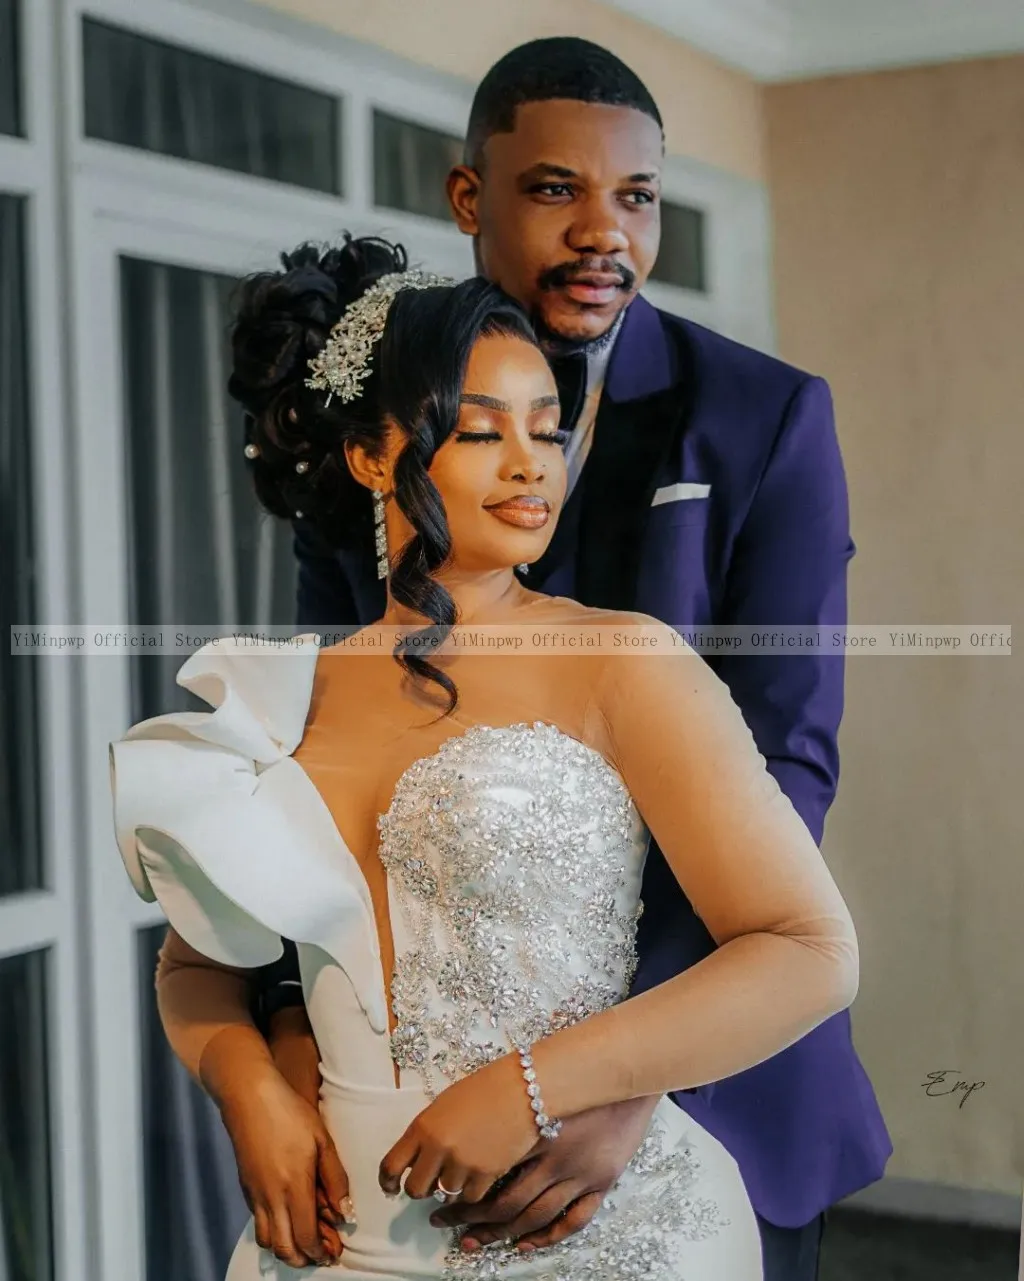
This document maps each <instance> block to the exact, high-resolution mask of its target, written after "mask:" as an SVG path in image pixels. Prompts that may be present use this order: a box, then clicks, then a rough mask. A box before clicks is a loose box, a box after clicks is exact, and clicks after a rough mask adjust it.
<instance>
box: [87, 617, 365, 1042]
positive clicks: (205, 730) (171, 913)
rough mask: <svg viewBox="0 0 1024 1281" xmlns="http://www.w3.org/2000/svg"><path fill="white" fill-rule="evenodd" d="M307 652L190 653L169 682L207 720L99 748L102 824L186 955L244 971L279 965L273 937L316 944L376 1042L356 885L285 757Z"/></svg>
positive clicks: (146, 725)
mask: <svg viewBox="0 0 1024 1281" xmlns="http://www.w3.org/2000/svg"><path fill="white" fill-rule="evenodd" d="M317 654H318V645H317V642H316V638H315V637H311V636H309V637H300V638H296V641H295V643H294V645H292V646H289V647H288V648H287V650H285V651H283V652H277V651H275V652H273V653H266V652H264V651H260V650H254V649H246V648H245V647H244V646H240V645H237V644H233V643H232V642H228V641H220V642H216V643H213V644H210V645H206V646H204V647H203V648H202V649H200V650H197V651H196V653H195V654H193V655H192V656H191V657H190V658H189V659H188V661H187V662H186V663H184V665H183V666H182V668H181V670H180V672H179V673H178V677H177V681H178V684H179V685H181V686H183V687H184V688H185V689H188V690H190V691H191V692H192V693H194V694H196V695H197V696H198V697H200V698H203V699H205V700H206V702H208V703H209V704H210V705H211V707H212V708H213V709H214V710H213V711H212V712H181V713H172V714H170V715H166V716H157V717H154V718H152V719H150V720H147V721H143V722H141V723H140V724H138V725H135V726H133V728H132V729H130V730H129V731H128V733H127V734H126V735H125V736H124V738H123V739H121V740H120V741H119V742H116V743H113V744H111V747H110V773H111V790H112V792H113V797H114V827H115V831H116V835H117V843H118V848H119V849H120V851H121V857H122V859H123V860H124V865H125V868H126V870H127V872H128V875H129V877H130V878H131V881H132V884H133V886H134V887H135V890H136V893H138V894H139V895H140V897H142V898H143V899H146V900H147V901H149V902H153V901H158V902H159V903H160V906H161V907H162V908H163V910H164V913H165V914H166V916H167V918H168V920H169V921H170V923H171V924H172V925H173V926H174V928H175V930H177V932H178V933H179V934H180V935H181V937H182V938H183V939H185V941H186V942H188V943H190V944H191V945H192V947H194V948H195V949H196V950H197V951H199V952H202V953H203V955H204V956H208V957H210V958H211V959H212V960H215V961H219V962H221V963H222V964H226V965H234V966H241V967H245V968H255V967H257V966H260V965H266V964H269V963H270V962H271V961H274V960H276V959H277V958H278V957H279V956H280V955H281V951H282V946H281V939H282V937H284V938H288V939H291V940H293V941H294V942H297V943H307V944H312V945H314V946H316V947H319V948H321V949H322V950H323V951H325V952H327V953H328V955H330V956H331V957H332V958H333V959H334V960H335V961H337V963H338V964H339V965H340V966H341V967H342V969H344V970H345V972H346V973H347V974H348V976H349V979H350V981H351V982H352V985H353V987H354V989H355V992H356V995H357V997H358V999H359V1002H360V1004H361V1005H362V1007H363V1009H364V1011H365V1012H366V1014H367V1016H368V1018H369V1020H370V1022H371V1025H372V1026H373V1027H374V1029H375V1030H376V1031H378V1032H384V1031H386V1030H387V1006H386V1002H385V997H384V988H383V980H382V977H381V966H380V949H379V942H378V936H377V930H376V925H375V922H374V917H373V907H372V904H371V902H370V897H369V891H368V889H367V886H366V881H365V878H364V877H363V874H362V872H361V870H360V869H359V866H358V864H357V863H356V860H355V858H354V857H353V855H352V854H351V853H350V851H349V850H348V849H347V847H346V846H345V844H344V842H343V840H342V839H341V836H340V834H339V832H338V830H337V827H336V826H335V823H334V820H333V818H332V816H331V813H330V811H329V809H328V808H327V806H326V804H325V803H324V801H323V799H322V798H321V796H320V793H319V792H318V791H317V789H316V787H315V786H314V784H313V783H312V781H311V780H310V779H309V777H308V776H307V774H306V772H305V771H304V770H303V769H302V767H301V766H300V765H299V764H298V763H297V762H296V761H295V760H294V759H293V758H292V753H293V752H294V751H295V749H296V747H298V745H299V743H300V742H301V741H302V736H303V733H304V730H305V724H306V719H307V717H308V714H309V707H310V702H311V699H312V694H313V679H314V675H315V671H316V661H317Z"/></svg>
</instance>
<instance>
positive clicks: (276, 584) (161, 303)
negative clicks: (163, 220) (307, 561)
mask: <svg viewBox="0 0 1024 1281" xmlns="http://www.w3.org/2000/svg"><path fill="white" fill-rule="evenodd" d="M234 288H235V282H234V281H233V280H232V279H231V278H230V277H227V276H219V275H213V274H211V273H207V272H201V271H192V270H189V269H188V268H185V267H168V266H163V265H161V264H159V263H152V262H143V261H140V260H137V259H131V258H123V259H122V260H121V314H122V327H123V336H122V344H123V346H122V351H123V353H124V382H125V404H126V406H127V412H128V421H127V424H126V437H127V445H128V450H127V453H128V458H127V464H128V472H127V477H128V508H129V527H128V544H129V554H130V557H131V564H130V566H129V586H130V592H131V596H130V600H131V616H130V618H129V619H128V620H127V621H129V622H131V623H134V624H137V625H140V626H152V627H156V626H161V627H164V628H167V629H168V639H170V638H171V637H170V632H172V631H173V632H177V631H180V630H184V629H193V630H195V629H203V628H209V627H214V626H239V625H241V626H248V627H253V626H263V627H266V626H270V625H273V626H281V627H288V626H290V625H291V624H292V623H293V622H294V619H295V573H296V571H295V561H294V557H293V555H292V550H291V531H290V529H289V528H288V526H287V525H286V524H285V523H284V522H282V521H278V520H274V519H273V518H271V517H269V516H265V515H264V514H263V513H262V512H261V511H260V509H259V507H258V506H257V503H256V499H255V497H254V495H253V492H252V482H251V480H250V478H249V475H248V472H247V470H246V467H245V458H244V455H243V452H242V450H243V447H244V438H245V437H244V428H243V423H242V413H241V410H240V409H239V408H238V406H237V405H236V404H235V403H234V402H233V401H232V400H231V399H230V398H229V397H228V394H227V383H228V372H229V368H230V356H229V351H228V332H227V327H228V319H229V315H230V304H231V297H232V293H233V291H234ZM186 657H187V651H186V650H182V652H181V654H180V657H179V656H178V655H176V654H171V655H164V656H157V655H139V656H136V657H133V660H132V662H133V681H132V685H133V697H134V700H135V701H134V707H133V715H134V716H135V717H136V718H141V717H145V716H153V715H156V714H158V713H160V712H167V711H173V710H179V709H180V710H184V709H188V708H193V709H203V710H205V709H206V704H205V703H198V702H195V701H194V700H193V699H192V697H191V695H188V694H186V693H185V691H184V690H181V689H179V688H178V686H177V685H176V684H175V683H174V676H175V673H176V672H177V670H178V668H179V667H180V666H181V664H182V662H184V660H185V658H186Z"/></svg>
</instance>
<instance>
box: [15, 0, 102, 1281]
mask: <svg viewBox="0 0 1024 1281" xmlns="http://www.w3.org/2000/svg"><path fill="white" fill-rule="evenodd" d="M20 16H21V20H22V26H21V34H22V47H21V69H22V76H21V82H22V87H23V103H22V106H23V110H24V117H25V120H24V124H25V131H26V137H25V138H23V139H19V138H6V137H4V138H0V191H3V192H4V193H5V194H11V195H17V196H22V197H24V198H25V199H26V202H27V208H26V262H25V276H26V285H27V291H26V292H27V304H28V315H29V326H30V329H29V334H28V360H29V370H28V374H29V393H30V396H31V418H32V444H33V459H32V493H33V511H34V513H35V520H34V527H33V540H34V546H35V555H36V558H37V566H38V574H37V585H38V595H37V599H36V614H37V617H36V618H34V619H23V620H19V621H21V622H24V623H39V622H44V623H58V624H60V623H63V622H66V621H67V620H68V618H70V617H71V615H72V612H73V607H74V600H73V581H72V576H71V573H70V561H69V537H70V525H71V514H70V511H69V505H68V498H69V486H70V470H69V460H68V443H69V442H68V433H67V413H66V408H67V405H66V396H65V392H66V384H65V373H66V365H65V355H66V352H65V346H64V337H65V327H64V323H63V316H64V308H65V303H66V298H65V293H64V287H63V280H62V274H63V273H62V259H63V250H62V243H63V242H62V236H61V226H60V178H61V175H60V168H59V160H60V156H59V148H58V143H57V138H58V120H57V110H56V107H55V95H54V91H53V87H54V85H55V84H58V83H59V73H58V70H57V66H56V60H55V56H54V52H55V38H56V34H55V33H56V23H57V15H56V7H55V3H54V0H31V2H30V3H25V2H23V3H22V5H21V15H20ZM0 643H3V644H4V645H9V644H10V643H11V641H10V637H8V636H4V637H2V638H0ZM35 662H36V664H37V668H38V673H37V674H38V694H39V724H40V753H41V759H40V761H39V769H40V775H41V802H42V842H43V849H42V854H43V861H44V867H45V888H43V889H42V890H39V891H36V892H32V893H27V894H20V895H12V896H11V897H9V898H4V899H0V956H4V957H7V956H13V955H16V954H19V953H25V952H35V951H43V952H45V953H47V958H46V959H47V973H46V1002H47V1044H48V1050H49V1052H48V1056H47V1057H48V1063H47V1068H48V1080H47V1086H48V1096H49V1099H48V1102H49V1116H50V1126H49V1131H50V1133H49V1142H50V1168H51V1195H52V1233H53V1253H54V1270H55V1273H56V1276H57V1278H58V1281H62V1279H63V1278H65V1277H68V1278H70V1277H74V1276H76V1275H80V1273H81V1271H82V1268H83V1261H84V1260H85V1259H86V1258H87V1254H88V1238H89V1220H88V1211H87V1206H86V1205H85V1203H84V1202H83V1196H82V1194H83V1189H84V1188H85V1187H86V1186H87V1182H88V1178H87V1167H86V1150H85V1142H84V1140H85V1135H84V1132H83V1126H82V1118H83V1116H84V1115H85V1112H86V1109H87V1102H86V1101H87V1097H88V1094H87V1089H86V1088H85V1084H84V1082H83V1079H82V1070H81V1068H82V1063H83V1062H84V1057H85V1056H84V1043H83V1038H82V1018H81V1010H82V1001H83V995H84V994H83V987H82V983H81V955H80V951H79V945H80V934H79V930H78V923H79V914H80V904H79V888H80V879H81V878H80V875H79V874H80V870H81V859H80V843H79V842H80V827H79V821H78V820H79V811H78V799H79V797H78V792H77V782H78V769H77V767H78V756H77V752H76V741H75V736H76V725H77V718H76V705H75V681H74V676H75V671H74V666H75V665H74V661H73V660H71V659H69V658H67V657H63V656H46V657H40V658H38V659H36V660H35ZM0 857H2V851H0ZM5 1034H6V1035H9V1036H11V1037H12V1038H14V1037H17V1035H18V1029H16V1028H7V1029H5Z"/></svg>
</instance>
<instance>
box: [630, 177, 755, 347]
mask: <svg viewBox="0 0 1024 1281" xmlns="http://www.w3.org/2000/svg"><path fill="white" fill-rule="evenodd" d="M662 196H663V198H664V199H665V200H668V201H671V202H672V203H673V204H679V205H688V206H689V207H690V208H691V209H699V210H701V212H702V213H703V214H704V275H705V284H706V286H707V288H706V290H702V291H698V290H693V289H682V288H680V287H679V286H678V285H670V284H666V283H665V282H663V281H657V280H650V281H648V282H647V285H646V286H645V287H644V291H643V292H644V296H645V297H646V298H648V299H649V300H650V301H651V302H652V303H654V305H655V306H656V307H661V308H662V309H663V310H665V311H671V312H674V313H675V314H677V315H680V316H685V317H686V318H687V319H688V320H694V321H696V322H697V324H700V325H706V326H707V327H708V328H709V329H714V330H717V331H718V332H719V333H722V334H725V335H726V337H728V338H733V339H735V340H736V341H737V342H741V343H745V344H746V345H747V346H748V347H756V348H757V349H758V350H759V351H764V352H769V353H772V352H774V351H775V326H774V321H773V312H772V283H771V213H770V207H769V200H768V192H767V190H766V188H765V187H764V186H763V185H762V184H761V183H757V182H753V181H751V180H749V179H746V178H740V177H738V176H736V175H733V174H728V173H725V172H724V171H723V170H721V169H713V168H712V167H711V166H710V165H705V164H702V163H701V162H700V161H697V160H689V159H686V158H685V157H682V156H668V157H666V160H665V169H664V173H663V175H662Z"/></svg>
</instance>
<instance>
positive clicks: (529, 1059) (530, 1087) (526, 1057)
mask: <svg viewBox="0 0 1024 1281" xmlns="http://www.w3.org/2000/svg"><path fill="white" fill-rule="evenodd" d="M518 1053H519V1062H520V1063H521V1064H522V1066H523V1076H524V1077H525V1078H526V1093H527V1094H528V1095H529V1096H530V1107H531V1108H533V1118H534V1120H535V1121H536V1122H537V1129H538V1130H540V1133H541V1138H544V1139H557V1138H558V1136H559V1134H560V1133H561V1129H562V1122H561V1121H552V1119H551V1118H550V1117H549V1116H548V1115H547V1113H546V1112H545V1111H544V1102H543V1100H542V1099H541V1097H540V1086H539V1085H538V1084H537V1072H536V1069H535V1068H534V1066H533V1055H532V1054H531V1053H530V1051H529V1050H519V1052H518Z"/></svg>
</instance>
